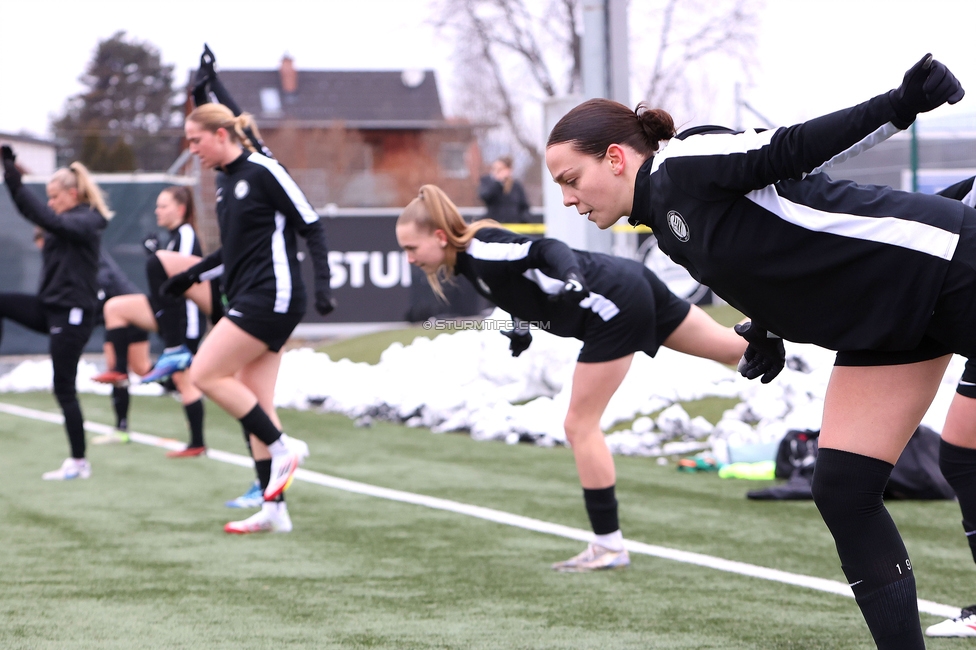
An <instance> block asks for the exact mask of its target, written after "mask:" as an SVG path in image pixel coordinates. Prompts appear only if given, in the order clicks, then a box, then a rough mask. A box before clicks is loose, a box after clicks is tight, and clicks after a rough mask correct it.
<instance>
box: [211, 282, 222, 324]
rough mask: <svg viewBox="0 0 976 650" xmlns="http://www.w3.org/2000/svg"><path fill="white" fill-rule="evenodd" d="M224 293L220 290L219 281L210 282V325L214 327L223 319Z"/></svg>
mask: <svg viewBox="0 0 976 650" xmlns="http://www.w3.org/2000/svg"><path fill="white" fill-rule="evenodd" d="M224 308H225V305H224V292H223V291H221V289H220V280H219V279H217V278H214V279H213V280H211V281H210V323H211V324H212V325H216V324H217V321H219V320H220V319H221V318H223V317H224Z"/></svg>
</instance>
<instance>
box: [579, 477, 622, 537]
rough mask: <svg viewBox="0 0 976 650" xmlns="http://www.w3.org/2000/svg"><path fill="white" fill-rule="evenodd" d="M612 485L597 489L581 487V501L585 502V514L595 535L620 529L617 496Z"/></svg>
mask: <svg viewBox="0 0 976 650" xmlns="http://www.w3.org/2000/svg"><path fill="white" fill-rule="evenodd" d="M614 487H615V486H613V485H611V486H610V487H608V488H601V489H598V490H590V489H587V488H583V502H584V503H585V504H586V514H587V515H589V517H590V526H592V527H593V532H594V533H595V534H597V535H609V534H610V533H613V532H616V531H618V530H620V521H619V520H618V518H617V498H616V496H614Z"/></svg>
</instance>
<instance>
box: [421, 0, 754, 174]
mask: <svg viewBox="0 0 976 650" xmlns="http://www.w3.org/2000/svg"><path fill="white" fill-rule="evenodd" d="M761 3H762V0H636V1H635V2H632V3H631V6H630V9H629V12H628V13H629V22H630V33H631V37H630V46H631V58H632V60H633V61H634V63H633V64H632V65H631V69H632V71H633V72H632V78H633V79H641V78H643V79H646V82H645V83H643V84H640V83H638V84H636V85H637V86H640V91H639V93H638V94H639V95H640V96H643V97H645V98H646V99H648V100H649V101H650V102H651V103H653V104H654V105H658V106H665V107H670V106H674V107H681V108H686V109H687V108H690V109H691V110H692V112H699V113H700V112H703V111H704V110H707V107H709V106H710V105H711V104H713V103H714V97H713V96H714V94H715V93H717V92H719V91H718V90H716V84H717V85H718V86H721V85H722V83H723V82H724V85H728V86H734V82H735V81H736V80H739V79H741V78H742V77H743V76H745V77H746V78H748V73H749V69H750V67H751V66H752V63H753V62H752V59H751V51H752V49H753V47H754V45H755V31H756V28H757V24H758V18H757V14H758V8H759V6H760V5H761ZM582 6H583V0H432V4H431V8H432V13H433V15H437V16H439V18H437V19H436V20H435V21H434V25H435V26H436V27H437V28H438V29H439V30H440V31H441V32H442V33H445V34H448V35H450V37H451V38H452V39H453V41H454V43H455V57H454V64H455V68H456V71H457V74H456V75H455V82H456V88H455V90H456V95H457V100H456V102H455V106H454V107H453V108H454V109H455V111H456V112H457V113H459V114H461V115H465V116H466V117H468V118H470V119H472V120H473V121H475V122H479V123H482V124H485V125H489V126H492V127H495V128H493V129H491V128H489V129H486V130H485V131H484V132H483V134H482V137H481V142H482V149H483V151H485V153H490V152H492V150H497V149H501V148H502V147H508V148H509V149H517V150H520V151H521V152H522V153H523V154H524V156H525V157H527V158H528V159H529V160H528V162H529V164H528V165H526V168H527V169H528V170H529V172H530V173H531V172H535V171H536V170H537V169H539V167H540V165H539V162H540V161H541V156H542V149H543V143H544V139H545V134H544V133H542V132H541V130H542V115H541V106H540V105H541V102H542V101H543V100H545V99H547V98H550V97H557V96H564V95H568V94H573V93H579V92H581V91H582V80H581V69H582V60H581V57H582V48H581V43H582V29H583V28H582ZM645 62H650V67H649V68H648V65H647V64H646V63H645ZM716 77H719V78H721V81H720V82H716ZM513 153H517V152H514V151H513Z"/></svg>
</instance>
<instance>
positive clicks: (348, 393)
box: [0, 311, 964, 457]
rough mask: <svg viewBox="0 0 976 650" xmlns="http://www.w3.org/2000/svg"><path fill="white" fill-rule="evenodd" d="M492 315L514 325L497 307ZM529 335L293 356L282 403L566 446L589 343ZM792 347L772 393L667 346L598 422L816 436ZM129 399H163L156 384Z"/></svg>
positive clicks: (691, 438) (725, 443) (673, 440)
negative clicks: (717, 400)
mask: <svg viewBox="0 0 976 650" xmlns="http://www.w3.org/2000/svg"><path fill="white" fill-rule="evenodd" d="M491 319H495V320H501V321H506V320H508V317H507V315H506V314H504V313H503V312H501V311H496V312H495V313H494V314H493V315H492V317H491ZM491 319H489V320H491ZM532 336H533V341H532V345H531V346H530V347H529V349H528V350H526V351H525V352H523V353H522V354H521V356H519V357H518V358H513V357H512V356H511V354H510V353H509V351H508V343H509V341H508V339H507V338H505V337H504V336H501V335H500V334H499V333H498V331H497V329H496V328H490V327H488V326H483V328H482V329H479V330H473V329H472V330H467V331H461V332H457V333H454V334H442V335H440V336H438V337H436V338H435V339H433V340H430V339H427V338H422V337H421V338H417V339H415V340H414V341H413V342H412V343H411V344H410V345H407V346H404V345H401V344H399V343H396V344H393V345H392V346H391V347H390V348H389V349H387V350H386V351H384V352H383V354H382V357H381V359H380V362H379V363H378V364H377V365H375V366H371V365H368V364H365V363H353V362H351V361H349V360H347V359H342V360H338V361H333V360H332V359H330V358H329V356H328V355H326V354H321V353H316V352H314V351H312V350H310V349H300V350H291V351H289V352H287V353H286V354H285V355H284V356H283V358H282V363H281V370H280V372H279V376H278V383H277V386H276V390H275V403H276V404H277V405H278V406H281V407H287V408H295V409H321V410H323V411H328V412H334V413H342V414H344V415H347V416H349V417H350V418H353V419H355V420H356V422H357V424H360V425H362V426H368V425H369V424H370V423H371V422H372V421H373V420H389V421H395V422H402V423H405V424H406V425H408V426H418V427H429V428H430V429H431V430H432V431H434V432H435V433H442V432H447V431H467V432H470V435H471V436H472V437H473V438H475V439H477V440H504V441H506V442H509V443H515V442H519V441H531V442H535V443H536V444H539V445H555V444H564V443H565V433H564V431H563V426H562V424H563V420H564V418H565V414H566V410H567V408H568V405H569V398H570V394H571V391H572V383H573V369H574V367H575V361H576V357H577V355H578V354H579V350H580V347H581V343H580V342H579V341H576V340H574V339H564V338H559V337H556V336H553V335H551V334H548V333H546V332H545V331H538V330H533V333H532ZM786 349H787V356H788V363H787V368H785V369H784V370H783V372H782V373H780V375H779V376H778V377H777V378H776V379H775V380H774V381H773V382H772V383H770V384H767V385H763V384H761V383H760V382H758V381H748V380H746V379H744V378H742V377H740V376H739V375H738V374H737V373H736V372H735V371H734V370H733V369H731V368H728V367H726V366H724V365H722V364H719V363H716V362H713V361H708V360H705V359H698V358H695V357H690V356H687V355H683V354H679V353H677V352H673V351H671V350H668V349H664V348H662V349H661V350H660V351H659V353H658V355H657V357H656V358H654V359H651V358H650V357H648V356H646V355H644V354H642V353H638V354H637V355H635V357H634V361H633V365H632V366H631V369H630V372H629V373H628V374H627V377H626V378H625V379H624V381H623V383H622V384H621V386H620V388H619V389H618V390H617V392H616V393H615V394H614V396H613V398H612V399H611V400H610V403H609V405H608V406H607V409H606V412H605V413H604V416H603V419H602V420H601V426H602V427H603V428H604V430H608V429H610V428H612V427H614V426H615V425H621V423H624V425H629V428H626V429H624V430H621V431H615V432H613V433H611V434H609V435H608V436H607V442H608V444H609V445H610V448H611V450H612V451H613V452H614V453H618V454H630V455H645V456H662V455H671V454H688V453H695V452H697V451H702V450H712V451H713V452H714V453H715V454H716V455H718V456H720V457H723V456H727V452H728V450H729V449H730V448H731V449H735V448H746V447H748V446H750V445H764V444H765V445H769V444H771V443H776V442H778V441H779V440H780V439H781V438H782V437H783V435H784V434H785V433H786V431H788V430H789V429H819V428H820V422H821V413H822V409H823V396H824V392H825V389H826V386H827V380H828V378H829V376H830V371H831V367H832V365H833V359H834V354H833V353H832V352H829V351H827V350H823V349H821V348H817V347H815V346H811V345H797V344H790V343H787V348H786ZM963 366H964V360H963V359H961V358H959V357H955V358H954V359H953V361H952V363H951V364H950V366H949V370H948V372H947V373H946V376H945V378H944V379H943V383H942V386H941V387H940V389H939V393H938V395H937V397H936V399H935V402H934V403H933V405H932V407H931V408H930V409H929V412H928V413H927V414H926V416H925V418H924V419H923V423H924V424H925V425H927V426H929V427H931V428H932V429H934V430H936V431H939V430H941V428H942V424H943V420H944V418H945V413H946V411H947V409H948V406H949V402H950V401H951V399H952V395H953V393H954V390H955V385H956V383H957V381H958V379H959V377H960V376H961V374H962V370H963ZM98 372H99V370H98V368H96V367H95V365H94V364H91V363H89V362H86V361H83V362H82V363H81V364H79V367H78V389H79V391H82V392H91V393H100V394H108V393H109V392H110V388H109V387H108V386H105V385H101V384H96V383H94V382H92V381H91V377H92V376H93V375H95V374H97V373H98ZM50 389H51V363H50V360H43V361H25V362H23V363H21V364H20V365H18V366H17V367H16V368H14V369H13V370H12V371H11V372H9V373H8V374H6V375H4V376H3V377H0V392H18V391H28V390H50ZM132 391H133V392H134V393H136V394H148V395H159V394H161V392H162V391H161V389H160V387H159V386H158V385H156V384H150V385H144V386H133V387H132ZM704 397H726V398H733V399H737V400H739V403H738V404H737V405H736V406H735V407H734V408H731V409H729V410H727V411H726V412H725V413H724V415H723V417H722V419H721V421H720V422H719V423H718V424H717V425H715V426H712V425H711V424H710V423H709V422H708V421H706V420H705V419H704V418H701V417H697V418H694V419H691V418H690V417H689V416H688V414H687V413H686V412H685V410H684V409H683V408H682V407H681V405H680V404H679V402H687V401H691V400H698V399H702V398H704ZM652 415H653V416H655V417H653V418H652V417H651V416H652Z"/></svg>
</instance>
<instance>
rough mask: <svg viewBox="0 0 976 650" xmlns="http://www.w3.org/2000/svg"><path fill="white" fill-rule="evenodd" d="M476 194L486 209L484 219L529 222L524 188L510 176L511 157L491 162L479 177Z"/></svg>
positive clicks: (527, 202)
mask: <svg viewBox="0 0 976 650" xmlns="http://www.w3.org/2000/svg"><path fill="white" fill-rule="evenodd" d="M478 196H479V197H481V200H482V201H484V202H485V207H486V208H487V209H488V210H487V212H486V213H485V218H486V219H493V220H495V221H497V222H499V223H503V224H504V223H529V201H528V199H526V198H525V188H524V187H522V184H521V183H519V182H518V181H517V180H515V177H514V176H512V158H511V157H510V156H502V157H501V158H499V159H498V160H496V161H495V162H493V163H491V167H490V168H489V173H488V174H486V175H485V176H482V177H481V181H480V183H479V184H478Z"/></svg>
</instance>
